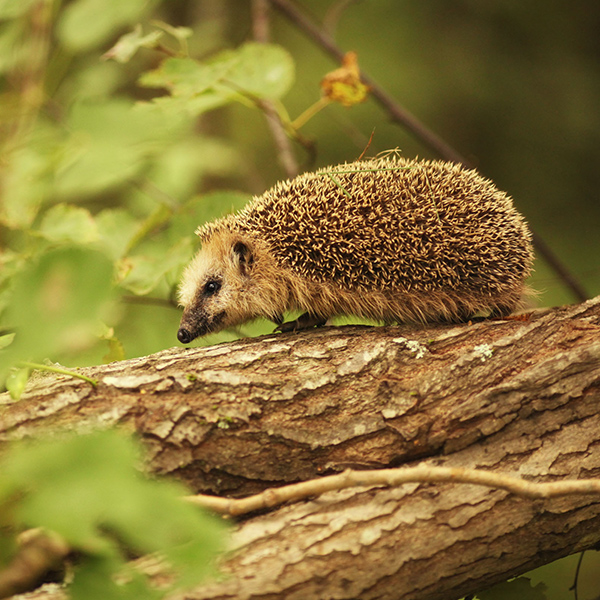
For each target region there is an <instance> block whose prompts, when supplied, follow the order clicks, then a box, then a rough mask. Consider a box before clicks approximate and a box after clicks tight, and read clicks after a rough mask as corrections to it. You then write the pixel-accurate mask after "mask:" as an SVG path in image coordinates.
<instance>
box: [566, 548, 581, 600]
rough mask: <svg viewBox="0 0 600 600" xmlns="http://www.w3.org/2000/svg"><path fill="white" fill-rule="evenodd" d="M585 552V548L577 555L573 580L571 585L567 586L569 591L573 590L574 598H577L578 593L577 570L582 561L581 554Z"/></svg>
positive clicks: (576, 599) (577, 599)
mask: <svg viewBox="0 0 600 600" xmlns="http://www.w3.org/2000/svg"><path fill="white" fill-rule="evenodd" d="M584 554H585V550H584V551H583V552H581V554H580V555H579V560H578V561H577V567H576V568H575V578H574V580H573V585H572V586H571V587H570V588H569V591H571V590H573V595H574V596H575V600H579V594H578V593H577V587H578V583H579V570H580V569H581V563H582V562H583V555H584Z"/></svg>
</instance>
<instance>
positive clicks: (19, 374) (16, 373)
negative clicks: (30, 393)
mask: <svg viewBox="0 0 600 600" xmlns="http://www.w3.org/2000/svg"><path fill="white" fill-rule="evenodd" d="M29 373H30V370H29V369H28V368H27V367H25V368H20V369H11V370H10V372H9V373H8V377H7V378H6V389H7V390H8V391H9V393H10V397H11V398H12V399H13V400H18V399H19V398H20V397H21V396H22V394H23V392H24V391H25V386H26V385H27V381H28V379H29Z"/></svg>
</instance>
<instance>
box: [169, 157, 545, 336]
mask: <svg viewBox="0 0 600 600" xmlns="http://www.w3.org/2000/svg"><path fill="white" fill-rule="evenodd" d="M197 234H198V235H199V236H200V238H201V240H202V249H201V250H200V252H199V253H198V254H197V255H196V257H195V258H194V259H193V260H192V262H191V263H190V265H189V266H188V267H187V268H186V270H185V272H184V275H183V279H182V282H181V285H180V289H179V299H180V303H181V305H182V306H183V308H184V311H183V317H182V319H181V325H180V328H179V331H178V333H177V337H178V339H179V341H180V342H182V343H184V344H187V343H189V342H191V341H192V340H193V339H194V338H196V337H198V336H201V335H204V334H207V333H210V332H215V331H219V330H221V329H223V328H226V327H231V326H234V325H239V324H241V323H244V322H247V321H250V320H252V319H255V318H257V317H265V318H267V319H270V320H272V321H274V322H275V323H277V324H279V325H280V329H282V330H284V331H289V330H292V329H296V328H304V327H310V326H314V325H322V324H324V323H325V322H326V320H327V319H328V318H329V317H332V316H335V315H355V316H358V317H366V318H368V319H374V320H377V321H383V322H385V323H393V322H406V321H413V322H414V321H420V322H431V321H444V322H448V321H462V320H467V319H468V318H470V317H471V316H473V315H475V314H476V313H485V314H487V315H497V316H502V315H507V314H509V313H510V312H511V311H512V310H513V309H514V308H515V307H516V306H517V305H518V304H519V301H520V299H521V298H522V296H523V294H524V291H525V289H526V288H525V285H524V280H525V278H526V277H527V276H528V275H529V273H530V271H531V266H532V262H533V253H532V247H531V234H530V232H529V230H528V228H527V225H526V223H525V221H524V220H523V217H522V216H521V215H520V214H519V213H518V212H517V211H516V210H515V208H514V206H513V203H512V201H511V199H510V197H509V196H507V195H506V194H505V193H504V192H501V191H499V190H498V189H496V187H495V186H494V185H493V183H492V182H491V181H488V180H486V179H483V178H482V177H481V176H480V175H479V174H478V173H477V172H476V171H473V170H467V169H465V168H464V167H462V166H460V165H456V164H452V163H446V162H440V161H422V162H417V161H411V160H407V159H403V158H378V159H372V160H362V161H358V162H354V163H347V164H343V165H339V166H336V167H329V168H326V169H321V170H319V171H317V172H315V173H305V174H304V175H300V176H299V177H296V178H295V179H292V180H289V181H284V182H281V183H278V184H277V185H276V186H275V187H274V188H272V189H271V190H269V191H268V192H266V193H265V194H263V195H262V196H260V197H256V198H254V199H253V200H252V202H250V203H249V204H248V205H247V206H246V207H245V208H244V209H243V210H242V211H240V212H239V213H237V214H232V215H229V216H226V217H224V218H222V219H219V220H217V221H215V222H213V223H209V224H207V225H204V226H203V227H200V228H199V229H198V231H197ZM291 310H300V311H303V313H304V314H303V315H302V316H301V317H300V318H299V319H297V320H296V321H294V322H291V323H284V324H283V325H281V323H282V321H283V314H284V313H285V312H287V311H291Z"/></svg>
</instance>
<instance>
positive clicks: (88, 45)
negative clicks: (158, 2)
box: [57, 0, 155, 52]
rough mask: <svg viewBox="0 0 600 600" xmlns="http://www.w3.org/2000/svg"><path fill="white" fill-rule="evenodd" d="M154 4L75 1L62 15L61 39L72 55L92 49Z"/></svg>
mask: <svg viewBox="0 0 600 600" xmlns="http://www.w3.org/2000/svg"><path fill="white" fill-rule="evenodd" d="M153 4H155V2H154V1H151V2H149V1H148V0H110V1H109V2H107V1H106V0H76V1H75V2H71V3H70V4H68V5H67V6H66V8H65V9H64V10H63V11H61V13H59V16H60V20H59V21H58V28H57V30H58V31H57V32H58V37H59V40H60V41H61V42H62V43H63V44H64V45H65V46H66V47H67V48H68V49H69V50H71V51H72V52H83V51H86V50H90V49H92V48H95V47H97V46H99V45H100V44H102V43H103V42H104V41H106V40H107V39H108V38H110V37H111V36H114V35H115V32H116V31H118V30H119V29H120V28H121V27H125V26H127V25H133V24H134V23H136V22H137V21H139V20H141V18H142V16H143V15H144V14H145V13H146V12H147V11H148V10H149V9H150V8H151V7H152V5H153Z"/></svg>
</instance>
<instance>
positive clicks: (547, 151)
mask: <svg viewBox="0 0 600 600" xmlns="http://www.w3.org/2000/svg"><path fill="white" fill-rule="evenodd" d="M302 5H303V7H304V8H306V9H307V10H308V11H309V12H310V13H311V14H312V15H313V16H314V18H315V19H316V20H317V21H319V22H322V23H323V24H324V26H325V27H326V28H327V29H328V31H330V32H331V33H332V35H334V37H335V39H336V41H337V43H338V44H339V46H340V47H341V48H343V49H344V50H353V51H355V52H356V53H357V56H358V60H359V62H360V67H361V69H362V70H363V71H365V72H367V73H369V75H371V76H372V77H374V78H375V79H376V80H377V81H378V82H379V83H380V84H381V85H382V86H383V87H384V88H385V89H386V90H387V91H388V92H389V93H390V94H391V95H392V96H394V97H395V98H397V99H398V101H399V102H400V104H402V105H404V106H405V107H406V108H407V109H409V110H410V111H412V112H413V113H414V114H416V115H417V116H418V117H419V118H420V119H421V120H423V121H424V122H425V123H426V124H427V125H428V126H429V127H430V128H431V129H433V130H434V131H436V132H437V133H438V134H439V135H441V136H442V137H443V138H445V139H446V140H447V141H449V142H450V143H451V144H452V145H453V146H455V147H456V148H457V149H458V150H459V151H460V152H461V153H462V154H463V155H465V156H467V157H468V158H469V159H470V160H471V161H473V162H474V163H475V164H477V165H478V168H479V170H480V171H481V172H482V173H483V174H484V175H486V176H488V177H490V178H492V179H494V180H495V181H496V182H497V184H498V185H499V187H501V188H502V189H505V190H507V191H508V192H509V193H510V194H511V195H512V196H513V197H514V199H515V201H516V204H517V205H518V206H519V208H520V209H521V210H522V211H523V212H524V213H525V214H526V216H527V217H528V219H529V221H530V223H531V224H532V226H533V228H534V229H535V230H536V231H537V232H538V233H539V234H540V235H541V236H542V237H543V238H544V239H545V241H546V242H547V244H548V245H549V246H550V247H551V248H553V249H554V251H555V252H556V253H557V254H558V255H559V257H561V258H562V260H563V261H564V262H565V263H566V265H567V267H568V268H569V269H570V270H571V271H572V272H573V273H574V274H575V275H576V277H578V278H579V279H580V280H581V281H582V283H583V285H584V286H585V287H586V288H587V290H588V293H589V295H595V294H598V293H600V267H599V262H598V257H599V256H600V236H599V235H598V231H599V226H600V202H598V190H599V189H600V170H599V169H598V167H597V165H598V163H599V159H600V156H599V154H600V143H599V141H600V113H599V112H598V110H597V107H598V104H599V100H600V70H599V69H598V59H599V58H600V37H599V36H598V34H597V32H598V31H599V30H600V4H599V3H597V2H594V1H592V0H583V1H582V2H579V3H577V4H576V5H572V4H560V3H551V4H548V5H545V6H544V7H543V8H540V6H538V5H536V4H534V3H519V2H506V1H503V0H490V1H488V2H479V1H477V0H431V1H430V2H413V3H408V2H398V1H397V0H354V1H352V0H350V1H333V0H332V1H330V2H323V1H322V0H303V1H302ZM271 39H272V43H271V44H267V45H259V44H256V43H255V42H253V41H252V22H251V10H250V0H244V1H242V0H193V1H192V0H168V1H167V0H119V1H118V2H116V1H113V2H110V3H109V5H108V8H107V3H106V2H105V1H104V0H67V1H65V2H62V3H61V2H59V1H58V0H0V144H1V146H0V186H1V187H0V189H1V194H2V196H1V199H0V385H2V382H6V379H7V378H8V380H9V382H10V386H11V390H12V391H13V393H14V394H15V395H18V393H19V391H20V390H22V389H23V387H24V386H25V384H26V378H27V374H28V369H27V368H16V369H13V370H12V371H11V370H10V369H11V367H12V366H14V365H18V364H19V363H20V362H22V361H35V362H40V361H42V360H44V359H51V360H53V361H58V362H60V363H62V364H65V365H67V366H72V367H75V366H82V365H84V364H92V363H97V362H100V361H102V360H114V359H118V358H123V357H133V356H140V355H145V354H149V353H151V352H154V351H157V350H160V349H162V348H165V347H168V346H171V345H173V344H174V343H176V341H175V334H176V331H177V325H178V321H179V311H178V309H177V308H176V300H175V296H176V294H175V289H176V285H177V281H178V278H179V275H180V272H181V270H182V268H183V266H184V265H185V264H186V263H187V261H188V260H189V259H190V258H191V256H192V254H193V252H194V251H195V247H196V242H195V239H194V236H193V232H194V230H195V228H196V227H197V226H198V225H200V224H201V223H203V222H205V221H206V220H210V219H213V218H215V217H217V216H219V215H221V214H224V213H226V212H228V211H231V210H235V209H238V208H240V207H241V206H243V205H244V203H245V202H246V201H247V200H248V199H249V197H250V194H256V193H261V192H263V191H264V190H265V189H266V188H268V187H270V186H271V185H272V184H273V183H274V182H275V181H276V180H278V179H281V178H282V177H283V176H284V175H283V171H282V169H281V167H280V165H279V162H278V160H277V153H278V150H277V148H276V145H275V144H274V143H273V140H272V138H271V137H270V135H269V130H268V128H267V127H266V125H265V119H264V115H263V114H262V111H261V110H260V108H259V106H260V104H261V102H262V101H263V100H265V99H267V100H269V101H270V102H272V103H273V105H274V106H275V108H276V110H277V111H278V113H279V114H280V116H281V117H282V119H284V121H285V122H286V129H287V131H288V133H290V134H291V135H292V136H293V135H294V133H295V132H294V118H296V117H298V116H302V119H300V121H302V136H303V138H304V139H310V140H312V141H313V142H314V144H315V148H316V154H315V158H314V160H313V155H312V154H309V153H308V152H307V151H306V148H305V146H304V145H302V144H301V143H296V141H295V142H294V150H295V152H296V156H297V159H298V161H299V164H300V165H301V168H307V169H312V168H316V167H319V166H323V165H327V164H335V163H338V162H342V161H344V160H353V159H355V158H357V157H358V156H359V155H360V154H361V153H362V151H363V150H364V148H365V146H366V145H367V143H368V140H369V137H370V135H371V132H373V131H374V132H375V134H374V138H373V142H372V145H371V147H370V148H369V153H370V154H375V153H376V152H379V151H382V150H386V149H390V148H400V149H401V150H402V152H403V153H404V155H406V156H421V157H424V156H426V157H428V156H430V154H429V152H428V150H427V149H426V148H424V147H423V146H422V145H421V144H420V142H419V140H416V139H414V138H413V137H411V135H410V134H408V133H407V132H405V131H404V130H402V129H401V128H400V127H398V126H396V125H391V124H390V123H389V117H388V115H387V114H386V113H385V112H383V111H382V109H381V108H380V107H379V106H378V105H377V104H376V103H375V102H374V101H373V100H370V99H369V98H368V97H367V99H366V101H365V102H362V103H360V104H355V105H353V106H352V108H351V109H349V108H347V107H346V106H342V104H354V103H355V102H356V101H359V100H364V91H365V90H360V89H356V88H348V87H347V82H346V80H345V79H342V81H341V82H340V81H334V82H333V83H334V85H330V86H329V88H330V89H331V90H332V92H335V93H334V94H332V95H333V96H336V95H339V93H340V90H341V91H342V99H343V100H348V99H349V98H350V97H351V98H352V102H346V101H344V102H340V103H338V104H334V103H332V102H329V101H327V102H323V100H322V98H321V93H322V92H321V89H320V82H321V81H323V80H324V77H325V75H326V74H327V73H331V72H333V73H335V72H336V70H337V73H338V75H339V73H340V71H339V69H340V65H339V64H335V63H334V62H333V61H332V60H331V59H330V58H328V57H327V56H326V55H324V54H323V52H322V51H321V50H320V49H319V48H318V47H317V46H316V45H315V44H314V42H313V41H311V40H309V39H308V38H306V37H305V36H304V34H303V33H301V32H300V31H299V30H298V28H297V27H296V26H295V25H294V24H292V23H291V22H289V21H288V20H287V19H285V18H284V17H283V16H282V15H280V14H279V13H278V12H277V11H273V12H272V19H271ZM346 75H347V73H346ZM325 81H326V82H328V81H329V82H330V83H331V80H327V79H325ZM349 93H350V95H348V94H349ZM315 106H316V107H317V108H319V109H321V108H322V109H323V110H320V111H317V110H316V109H315V108H314V107H315ZM311 107H313V108H311ZM288 115H289V116H288ZM306 115H309V116H310V119H307V118H306ZM296 126H299V122H297V123H296ZM297 141H299V139H298V140H297ZM231 190H235V191H231ZM531 284H532V286H533V287H534V288H536V289H538V290H540V291H541V295H540V298H539V302H540V303H541V304H543V305H552V304H559V303H564V302H570V301H572V298H571V296H570V294H569V292H568V291H566V290H565V288H564V286H563V285H562V283H561V282H560V281H559V280H558V278H557V277H556V275H555V274H554V273H553V272H551V271H550V270H549V269H548V267H547V265H545V264H544V262H543V261H541V260H539V261H537V264H536V274H535V275H534V277H533V278H532V282H531ZM271 328H272V324H269V323H257V324H254V325H249V326H246V327H244V329H243V330H242V331H241V333H243V334H244V335H249V334H255V333H259V332H266V331H270V330H271ZM239 333H240V332H226V333H223V334H220V335H219V336H209V337H207V338H205V339H202V340H200V342H199V343H202V344H211V343H214V342H215V341H221V340H225V339H233V338H235V337H236V336H237V335H239ZM550 592H551V590H549V591H548V592H547V595H548V598H550V597H551V595H550Z"/></svg>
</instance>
